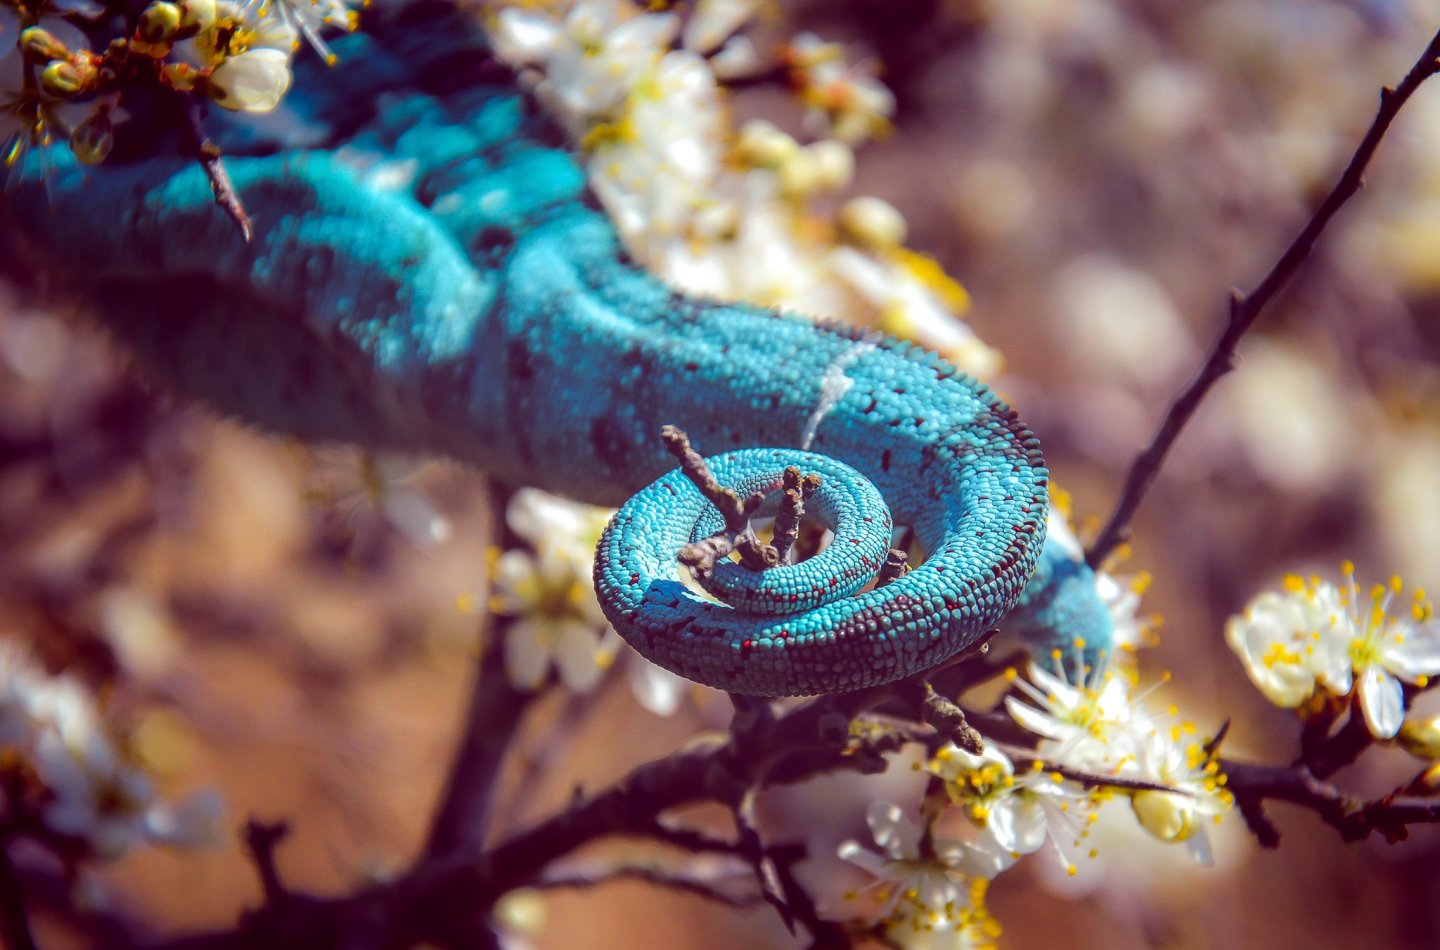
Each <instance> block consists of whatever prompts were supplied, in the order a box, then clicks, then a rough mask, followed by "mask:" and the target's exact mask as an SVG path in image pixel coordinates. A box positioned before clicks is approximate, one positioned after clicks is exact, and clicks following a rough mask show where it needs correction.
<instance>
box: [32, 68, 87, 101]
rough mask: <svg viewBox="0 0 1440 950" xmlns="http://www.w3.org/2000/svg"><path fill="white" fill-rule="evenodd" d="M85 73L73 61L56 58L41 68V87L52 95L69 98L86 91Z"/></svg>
mask: <svg viewBox="0 0 1440 950" xmlns="http://www.w3.org/2000/svg"><path fill="white" fill-rule="evenodd" d="M85 85H86V83H85V74H84V73H82V72H81V71H80V70H79V69H78V68H76V66H75V65H74V64H73V63H69V62H66V61H65V60H63V59H54V60H51V61H50V65H48V66H46V67H45V68H44V69H42V70H40V88H41V89H43V90H45V91H46V92H47V93H49V94H50V95H52V96H56V97H59V98H62V99H63V98H67V97H69V96H73V95H77V94H79V93H81V92H84V91H85Z"/></svg>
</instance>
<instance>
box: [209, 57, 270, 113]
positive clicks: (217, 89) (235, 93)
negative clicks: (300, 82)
mask: <svg viewBox="0 0 1440 950" xmlns="http://www.w3.org/2000/svg"><path fill="white" fill-rule="evenodd" d="M289 88H290V54H288V53H285V52H282V51H280V50H278V49H268V48H264V47H262V48H259V49H251V50H246V51H245V52H243V53H241V54H240V55H238V56H232V57H230V58H229V59H227V60H225V62H223V63H221V64H220V65H219V66H216V67H215V71H214V72H212V73H211V74H210V79H209V81H208V84H207V91H208V92H209V93H210V98H211V99H213V100H215V104H216V105H218V106H220V107H221V108H222V109H230V110H231V111H238V112H269V111H270V110H271V109H274V108H275V107H276V106H277V105H279V104H280V99H281V97H283V96H284V95H285V92H286V90H288V89H289Z"/></svg>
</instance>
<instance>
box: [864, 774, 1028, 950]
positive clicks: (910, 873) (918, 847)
mask: <svg viewBox="0 0 1440 950" xmlns="http://www.w3.org/2000/svg"><path fill="white" fill-rule="evenodd" d="M865 820H866V823H867V824H868V825H869V826H870V833H871V835H872V837H873V838H874V841H875V845H876V846H877V847H878V849H879V850H878V852H877V851H876V850H872V849H870V848H867V847H865V846H864V845H862V844H860V843H859V842H858V841H854V840H849V841H844V842H842V843H841V844H840V848H839V851H838V854H839V856H840V857H841V858H843V859H844V860H846V861H849V862H851V863H852V864H855V865H857V866H859V867H860V868H862V869H864V870H865V871H867V872H869V873H870V874H871V875H873V876H874V877H875V879H876V880H875V881H874V882H873V883H872V884H871V885H869V886H868V887H867V888H865V890H866V891H874V892H875V893H876V897H877V898H878V900H879V903H880V908H879V917H880V921H879V926H880V928H881V929H882V931H883V933H884V934H885V936H886V938H887V939H888V940H890V941H892V942H894V943H895V944H896V945H898V946H902V947H913V948H929V947H981V946H990V945H992V944H993V943H994V940H995V938H996V937H998V936H999V933H1000V929H999V926H998V925H997V924H996V923H995V920H994V918H992V917H991V916H990V915H989V912H988V911H986V910H985V907H984V895H985V887H986V883H987V882H986V881H985V880H984V879H980V878H977V879H967V878H966V877H964V876H963V875H962V874H960V873H959V872H958V871H957V868H958V867H959V865H960V863H961V862H962V861H963V860H964V857H965V855H966V854H967V853H968V849H967V848H966V846H965V845H963V844H961V843H960V842H957V841H950V840H946V839H943V838H941V839H936V838H931V839H930V840H929V842H928V843H927V844H926V845H925V847H924V848H923V852H922V837H923V835H924V832H922V830H921V829H920V828H919V827H918V826H916V825H915V824H914V823H913V822H912V821H910V819H908V818H907V817H906V816H905V813H904V812H903V811H901V809H900V808H899V806H897V805H894V804H891V803H889V802H872V803H871V805H870V807H869V808H868V809H866V813H865ZM862 893H863V891H862Z"/></svg>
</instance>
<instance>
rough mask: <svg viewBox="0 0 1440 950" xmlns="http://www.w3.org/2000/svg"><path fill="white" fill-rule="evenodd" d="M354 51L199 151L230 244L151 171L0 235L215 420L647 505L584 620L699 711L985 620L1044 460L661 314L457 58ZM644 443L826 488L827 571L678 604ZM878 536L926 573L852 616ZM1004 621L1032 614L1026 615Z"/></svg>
mask: <svg viewBox="0 0 1440 950" xmlns="http://www.w3.org/2000/svg"><path fill="white" fill-rule="evenodd" d="M386 16H391V17H395V16H396V15H394V14H391V13H387V14H386ZM373 29H374V31H375V33H376V35H377V36H378V37H380V38H379V39H375V38H373V37H367V36H363V35H357V36H354V37H350V38H347V41H345V42H341V43H338V44H336V48H337V52H339V53H340V56H341V64H340V65H339V66H338V67H336V68H334V69H325V68H322V67H319V66H311V67H307V68H302V69H300V70H299V72H298V74H297V78H296V89H295V91H293V92H292V93H291V94H290V95H289V97H288V98H287V99H286V101H285V104H284V106H283V108H282V110H281V111H280V112H279V113H277V114H276V115H273V116H270V117H268V118H267V119H266V120H265V121H262V122H256V121H245V122H241V121H238V120H234V121H232V122H231V123H230V124H229V125H228V126H225V127H224V128H223V130H222V129H221V128H220V127H221V126H222V125H224V123H223V122H221V121H220V120H219V119H218V117H215V116H212V117H211V125H212V128H213V129H215V130H216V131H217V132H218V135H219V138H220V141H221V144H222V145H223V146H224V147H225V149H226V151H227V156H228V157H227V159H226V165H227V167H228V170H229V173H230V175H231V178H232V179H233V181H234V184H235V187H236V189H237V191H238V193H239V195H240V197H241V199H242V201H243V203H244V205H245V206H246V208H247V210H248V211H249V213H250V214H251V216H252V217H253V219H254V222H255V235H254V238H253V240H252V241H251V242H250V243H248V244H247V243H245V242H244V241H242V240H241V239H240V237H239V235H238V233H237V231H236V229H235V226H234V225H233V223H232V222H231V221H230V220H229V219H228V218H227V217H226V216H225V215H224V214H223V213H222V212H221V211H220V210H219V209H218V208H217V207H216V205H215V204H214V202H213V200H212V197H211V193H210V188H209V185H208V183H207V181H206V179H205V177H204V176H203V174H202V172H201V170H200V169H199V168H198V167H196V166H195V165H194V164H193V163H190V162H187V161H185V160H183V159H181V158H176V157H173V155H174V153H173V150H169V151H167V150H166V149H165V148H163V147H160V148H151V149H149V150H148V152H146V153H145V154H143V155H136V156H134V157H133V158H132V160H129V161H124V160H119V161H112V162H110V163H107V165H106V166H105V167H102V168H100V169H96V170H87V169H82V168H80V167H78V166H76V165H74V164H67V163H65V162H63V161H62V162H60V163H59V164H60V168H59V170H58V171H57V172H56V173H55V179H54V181H53V182H52V185H51V189H50V190H51V197H50V198H49V199H48V200H47V198H46V195H45V192H44V190H43V189H42V188H41V187H39V185H38V184H33V183H32V184H28V185H25V186H22V187H21V188H20V189H19V190H18V191H17V192H16V193H15V195H14V196H12V198H11V199H10V200H9V204H10V207H9V209H8V213H9V216H10V223H9V224H8V226H9V227H12V228H15V229H16V230H18V231H21V232H23V233H24V235H25V238H26V240H27V242H29V243H31V244H32V245H33V246H36V247H38V248H40V249H41V250H42V251H45V252H48V256H49V257H50V258H51V260H52V261H53V262H54V266H55V267H56V268H58V269H60V270H61V271H62V272H63V273H64V274H65V275H66V277H67V279H68V280H69V281H70V282H71V283H73V284H74V285H76V286H78V287H80V288H82V289H83V290H84V291H85V292H86V294H87V295H88V296H89V297H90V298H92V299H93V300H94V301H95V302H96V303H97V304H98V306H99V310H100V313H101V316H102V318H103V320H104V322H105V323H106V324H107V325H108V326H109V327H110V328H111V330H112V331H113V332H114V333H115V334H116V335H117V336H119V337H120V338H122V339H123V340H124V341H125V342H126V343H127V344H128V345H129V346H130V348H132V349H133V350H134V351H135V352H136V353H138V354H139V355H140V357H141V358H142V359H143V361H144V362H145V363H147V364H148V365H149V366H150V367H151V368H152V369H153V370H154V371H155V372H157V373H159V374H160V375H162V376H163V377H165V378H167V379H168V380H169V381H170V382H171V383H173V384H174V385H175V386H176V387H177V388H179V389H180V390H182V391H184V392H186V393H189V394H193V395H195V396H198V397H200V398H203V399H204V400H206V401H207V402H209V403H211V404H213V405H215V406H217V407H219V408H221V409H223V410H225V411H227V412H230V413H234V414H236V415H238V416H241V417H243V418H245V419H247V420H250V421H253V422H257V423H260V424H262V425H264V426H267V427H269V428H271V429H274V430H277V431H281V432H288V433H292V434H295V435H299V436H302V437H306V438H316V439H341V440H348V441H354V442H359V443H363V444H366V445H370V446H376V447H394V448H401V449H406V450H414V451H423V452H438V453H443V454H447V455H451V456H454V457H456V458H459V459H461V460H464V461H466V462H469V463H472V464H474V465H476V466H478V467H480V468H482V469H484V470H486V471H488V472H491V473H493V474H494V475H495V476H496V477H498V478H500V479H502V480H504V481H506V482H509V483H515V484H529V485H536V486H539V487H542V488H545V489H548V490H551V491H555V492H558V493H561V494H564V495H568V496H570V497H573V498H577V499H580V500H583V501H587V502H593V503H598V504H619V503H621V502H624V501H625V500H626V499H627V498H631V496H632V495H633V494H634V493H635V492H637V491H639V490H641V489H645V490H644V491H641V493H640V494H639V495H637V496H635V497H634V498H633V499H631V500H630V501H629V502H628V503H627V504H625V506H624V507H623V508H622V509H621V511H620V513H619V514H618V515H617V517H616V519H615V521H614V522H613V524H612V525H611V527H610V529H609V530H608V531H607V532H606V535H605V537H604V539H602V541H601V544H600V547H599V551H598V554H597V558H596V567H595V580H596V587H597V592H598V594H599V597H600V600H601V603H602V605H603V606H604V608H605V611H606V614H607V616H608V617H609V618H610V620H611V622H612V623H613V624H614V625H615V627H616V628H617V629H618V630H619V631H620V633H621V634H622V635H623V636H624V637H625V638H626V639H627V640H628V641H629V642H630V643H631V644H633V645H634V646H636V647H637V648H638V649H639V650H640V651H641V652H642V653H644V654H645V655H646V656H648V657H650V658H651V659H654V660H656V661H657V662H659V663H661V664H662V665H664V666H666V667H668V668H670V669H672V670H674V671H676V672H678V673H681V674H682V675H685V676H688V677H691V678H693V679H695V680H698V681H700V682H704V683H708V684H710V685H713V686H718V687H721V688H724V689H728V690H732V691H737V692H742V693H754V694H761V695H794V694H810V693H821V692H834V691H840V690H846V689H853V688H858V687H863V686H866V685H870V684H874V683H880V682H886V681H890V680H894V679H897V678H900V677H903V676H907V675H911V674H914V673H918V672H921V671H923V670H926V669H929V668H931V667H933V666H935V665H937V664H939V663H941V662H943V661H944V660H946V659H948V658H949V657H951V656H953V655H955V654H956V653H957V652H959V651H961V650H962V649H964V648H965V647H966V646H968V645H970V644H971V643H973V642H974V641H975V640H976V639H977V638H978V637H979V636H981V635H982V634H983V633H985V632H986V631H987V630H989V629H991V628H992V627H993V626H994V625H995V624H996V623H998V622H999V621H1000V620H1001V618H1002V617H1004V616H1005V614H1006V613H1007V612H1008V611H1010V610H1011V608H1012V607H1013V606H1014V605H1015V603H1016V601H1017V598H1019V597H1020V595H1021V591H1022V588H1024V587H1025V584H1026V582H1027V581H1028V579H1029V578H1030V577H1031V574H1032V571H1033V570H1034V569H1035V566H1036V563H1037V558H1038V557H1039V555H1040V552H1041V548H1042V545H1043V542H1044V536H1045V518H1046V511H1047V502H1048V496H1047V477H1048V476H1047V472H1046V469H1045V467H1044V462H1043V459H1042V457H1041V454H1040V449H1039V443H1038V442H1037V441H1036V440H1035V438H1034V437H1033V436H1032V435H1031V433H1030V432H1029V430H1028V429H1026V427H1025V426H1024V425H1023V424H1022V423H1020V422H1019V421H1018V420H1017V419H1016V416H1015V414H1014V413H1013V412H1012V411H1010V410H1009V409H1008V408H1007V407H1006V406H1005V405H1004V404H1003V403H1001V402H1000V401H999V400H998V399H996V397H994V396H993V395H992V394H990V393H989V392H988V391H987V390H986V389H985V387H983V386H981V385H978V384H977V383H975V382H974V381H972V380H971V379H969V378H968V377H966V376H964V375H963V374H961V373H959V372H957V371H956V370H955V369H954V368H953V367H952V366H950V365H949V364H948V363H946V362H945V361H944V360H942V359H940V358H939V357H937V356H935V355H933V354H931V353H928V352H926V351H925V350H923V349H921V348H919V347H917V346H913V345H910V344H906V343H902V342H897V341H895V340H893V339H889V338H882V337H879V336H867V335H863V334H860V333H857V332H855V331H851V330H847V329H843V328H837V327H828V326H824V325H816V324H815V323H813V322H811V321H809V320H807V319H804V318H802V317H799V316H793V315H792V316H782V315H777V314H775V313H773V312H770V311H767V310H763V309H760V308H756V307H750V306H744V305H727V304H721V303H717V302H712V301H704V300H696V299H694V298H690V297H686V296H683V295H681V294H679V293H676V292H674V291H672V290H671V289H669V288H668V287H666V286H665V285H663V284H662V283H660V282H659V281H657V280H655V279H654V278H652V277H650V276H649V275H647V274H646V273H644V272H643V271H642V270H640V269H638V268H637V267H635V266H634V265H633V264H632V263H631V262H630V261H629V260H628V258H627V257H626V255H625V253H624V251H623V249H622V248H621V247H620V245H619V243H618V240H617V238H616V235H615V232H614V230H613V228H612V226H611V224H610V222H609V221H608V219H607V218H606V217H605V216H604V214H603V213H602V212H600V211H599V210H598V209H597V207H596V206H595V203H594V201H593V199H592V198H591V197H590V195H589V193H588V192H587V191H586V189H585V182H584V175H583V173H582V171H581V169H580V168H579V167H578V165H577V164H576V163H575V161H574V160H573V158H572V157H571V156H570V155H569V154H568V152H567V151H566V150H565V149H564V148H563V146H562V143H561V142H560V138H559V136H558V135H557V133H556V131H555V130H554V128H553V127H552V126H551V125H550V124H549V123H548V121H547V120H546V119H545V118H544V117H543V116H541V115H540V114H538V112H537V111H536V110H535V108H534V107H533V105H532V103H531V102H530V101H529V100H528V99H527V98H526V97H525V96H523V95H521V94H520V93H518V92H517V90H516V89H515V87H514V84H513V82H512V81H511V80H510V79H509V77H508V74H506V73H504V72H503V70H499V69H498V67H496V66H495V65H494V64H493V63H492V62H489V61H488V60H486V58H485V56H484V53H483V46H482V45H481V44H480V40H479V38H478V37H477V35H476V32H475V28H474V27H473V25H471V24H469V23H467V22H465V21H463V20H461V19H460V18H459V17H458V15H457V14H455V13H454V12H453V9H446V8H444V7H443V6H442V5H435V6H433V7H425V6H418V7H412V8H411V9H410V10H409V11H405V12H402V13H401V14H400V15H398V18H397V19H392V22H389V23H380V24H378V26H374V27H373ZM122 130H123V127H122ZM132 134H133V135H136V136H138V135H142V134H145V130H144V129H143V128H142V129H139V130H136V131H135V132H134V133H132ZM123 145H124V142H122V146H123ZM132 146H133V148H134V149H136V150H140V151H144V150H143V149H140V146H139V145H136V144H135V143H134V142H133V141H132ZM120 152H121V155H120V158H121V159H124V158H125V155H124V148H123V147H122V148H121V149H120ZM666 424H675V425H678V426H680V427H681V428H683V429H685V430H686V431H687V432H688V433H689V434H690V436H691V438H692V440H693V441H694V444H695V445H696V446H697V447H698V448H699V449H701V450H702V451H704V452H706V453H707V454H720V455H719V457H718V458H715V459H713V460H712V464H713V467H714V469H715V471H716V473H717V475H718V476H719V477H720V478H721V479H722V481H723V482H724V483H726V484H728V485H731V486H732V487H736V488H737V489H740V490H742V491H749V490H754V489H760V490H772V489H774V488H776V487H778V485H779V484H780V478H781V472H782V470H783V469H784V468H785V466H786V465H789V464H799V465H800V466H801V467H802V469H804V470H806V471H816V472H818V473H819V474H821V475H822V477H823V480H824V487H823V489H822V492H821V494H820V495H819V496H818V497H817V498H816V499H815V500H814V501H813V503H812V508H813V511H814V513H815V514H816V515H817V516H818V517H819V518H820V519H821V520H823V521H825V522H827V523H829V524H831V525H834V526H836V527H837V528H839V531H838V532H837V538H836V540H835V542H834V543H832V545H831V546H830V547H829V548H828V549H827V550H826V551H825V552H822V554H820V555H818V556H816V557H814V558H812V559H810V560H807V561H804V562H802V563H800V564H796V565H791V566H784V567H778V568H774V569H771V570H767V571H764V572H759V573H753V572H747V571H745V570H744V569H743V568H740V567H739V566H738V565H733V564H728V563H726V564H722V565H721V569H720V570H719V571H718V572H717V583H719V584H721V585H728V586H729V588H730V590H731V593H732V597H731V603H729V604H722V603H717V602H715V601H713V600H710V599H707V598H705V597H702V596H700V595H699V594H697V593H695V592H694V591H692V590H691V589H690V588H688V587H687V586H686V585H685V584H684V583H683V582H682V578H681V575H680V568H679V566H678V565H677V562H676V552H677V550H678V549H679V547H680V546H682V545H683V544H685V543H687V542H689V541H691V540H693V539H697V538H700V537H704V536H705V535H706V534H708V533H709V532H711V531H713V530H714V529H715V528H717V527H718V525H719V522H718V520H717V515H716V514H715V512H714V510H713V508H711V507H710V506H709V505H708V504H707V503H705V502H703V500H702V499H701V497H700V495H699V493H698V491H697V490H696V489H695V488H694V486H693V485H691V484H690V483H689V482H688V481H687V480H685V479H684V478H683V477H681V476H680V474H679V473H678V472H671V473H670V474H668V475H667V474H666V473H667V472H670V470H671V469H672V468H673V464H674V463H673V460H672V458H671V457H670V455H669V454H668V452H667V451H666V449H665V447H664V445H663V443H662V442H661V440H660V438H659V433H660V430H661V427H662V426H664V425H666ZM801 447H803V448H804V449H806V450H808V451H809V452H810V453H813V456H809V455H804V454H801V453H798V452H797V451H795V450H796V449H798V448H801ZM734 450H744V451H734ZM662 476H663V478H662ZM656 479H660V480H659V481H658V482H657V481H656ZM652 482H653V483H654V484H653V485H652V484H651V483H652ZM871 483H873V486H874V488H875V489H878V491H879V494H880V496H883V498H884V499H885V501H886V502H887V503H888V505H889V509H890V510H889V511H888V512H887V511H886V510H885V508H884V505H883V504H879V503H878V502H877V501H876V499H875V496H874V493H873V490H872V489H871V488H870V484H871ZM647 485H650V487H649V488H648V489H647V488H646V487H645V486H647ZM892 513H893V521H894V523H896V524H902V525H908V526H911V527H912V528H913V529H914V531H915V533H916V537H917V538H918V540H919V543H920V546H921V547H922V548H923V549H924V551H925V552H926V557H925V559H924V561H923V563H921V564H920V565H919V566H918V567H917V568H916V569H915V570H913V571H911V572H909V573H908V574H906V575H905V576H903V577H901V578H899V579H897V580H895V581H893V582H892V583H890V584H888V585H886V586H884V587H883V588H879V589H873V590H868V591H861V590H860V588H861V587H862V586H863V585H864V584H865V582H866V580H867V578H868V576H869V575H870V574H871V573H873V571H874V570H875V569H878V567H879V565H880V561H881V559H883V556H884V552H885V548H886V547H887V546H888V544H889V541H890V528H891V522H892ZM1049 573H1050V574H1054V573H1055V572H1054V571H1050V572H1049ZM1071 586H1072V587H1073V586H1074V585H1071ZM1087 596H1088V598H1089V599H1088V600H1087V599H1086V598H1087ZM1065 597H1066V604H1067V605H1068V606H1067V607H1066V609H1065V610H1063V611H1062V613H1063V614H1064V616H1065V617H1066V618H1067V621H1066V623H1067V629H1065V630H1059V631H1051V632H1053V633H1054V634H1055V635H1056V636H1057V637H1061V638H1065V639H1068V638H1070V637H1073V636H1083V637H1085V638H1086V639H1087V641H1088V642H1089V643H1090V644H1091V645H1092V646H1093V645H1095V644H1100V643H1106V642H1108V640H1107V639H1106V638H1107V636H1108V630H1109V621H1108V617H1106V615H1105V612H1104V608H1103V606H1101V605H1100V604H1099V603H1098V601H1097V600H1095V598H1094V593H1093V584H1092V585H1090V592H1089V594H1088V595H1087V594H1086V593H1085V591H1084V590H1083V588H1082V589H1079V590H1078V592H1072V591H1071V590H1069V589H1067V591H1066V594H1065ZM1028 600H1029V601H1030V602H1033V603H1036V604H1039V605H1041V608H1043V609H1044V610H1051V611H1053V609H1054V604H1053V603H1051V602H1050V601H1051V600H1053V598H1047V597H1046V596H1045V595H1044V592H1043V591H1038V592H1037V591H1032V592H1031V593H1030V594H1029V595H1028ZM737 604H738V605H740V606H737ZM1032 619H1033V618H1032ZM1077 624H1078V625H1080V626H1083V627H1084V628H1085V629H1083V630H1070V629H1068V626H1069V625H1077ZM1032 626H1033V624H1032ZM1047 652H1048V651H1047Z"/></svg>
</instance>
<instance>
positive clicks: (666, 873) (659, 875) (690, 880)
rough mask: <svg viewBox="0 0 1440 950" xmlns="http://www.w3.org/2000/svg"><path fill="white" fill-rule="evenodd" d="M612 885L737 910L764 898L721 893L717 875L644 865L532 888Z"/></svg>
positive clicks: (546, 880) (575, 875)
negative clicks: (635, 884) (647, 887)
mask: <svg viewBox="0 0 1440 950" xmlns="http://www.w3.org/2000/svg"><path fill="white" fill-rule="evenodd" d="M731 876H732V877H733V876H734V875H731ZM615 881H642V882H644V883H646V884H654V885H655V886H657V887H664V888H668V889H670V890H674V891H684V892H685V893H687V894H694V895H696V896H699V897H703V898H705V899H706V900H709V901H715V902H716V903H719V904H724V905H726V906H727V907H734V908H737V909H745V908H750V907H754V906H756V905H757V904H760V903H763V902H764V898H763V897H762V896H761V895H760V894H758V893H756V892H743V893H732V892H731V891H728V890H724V889H723V888H722V886H721V885H722V884H724V881H723V880H722V879H721V878H719V877H718V876H717V875H704V874H697V873H695V872H694V871H693V870H691V871H686V872H681V871H676V870H668V869H665V868H659V867H653V866H651V865H647V864H618V865H614V866H611V867H606V868H599V869H595V870H592V871H589V872H585V873H570V874H565V875H560V876H556V877H546V878H543V879H541V880H540V881H538V882H537V883H536V885H535V886H536V887H540V888H544V889H554V888H590V887H599V886H601V885H604V884H610V883H613V882H615Z"/></svg>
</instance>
